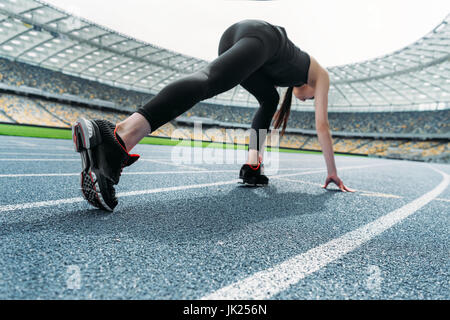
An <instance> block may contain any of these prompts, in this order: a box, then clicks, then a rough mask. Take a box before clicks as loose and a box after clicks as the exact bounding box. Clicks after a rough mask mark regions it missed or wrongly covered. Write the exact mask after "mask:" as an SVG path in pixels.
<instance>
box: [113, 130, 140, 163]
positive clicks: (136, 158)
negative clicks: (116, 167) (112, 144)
mask: <svg viewBox="0 0 450 320" xmlns="http://www.w3.org/2000/svg"><path fill="white" fill-rule="evenodd" d="M116 131H117V126H116V127H115V128H114V139H116V141H117V143H118V144H119V145H120V146H121V147H122V149H123V151H125V152H126V153H127V155H128V156H129V157H130V158H133V161H131V163H130V164H132V163H134V162H136V161H137V160H138V159H139V158H140V157H141V156H140V155H138V154H130V153H128V151H127V149H125V147H124V146H123V145H122V144H121V143H120V142H119V139H117V133H116Z"/></svg>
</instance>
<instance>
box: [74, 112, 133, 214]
mask: <svg viewBox="0 0 450 320" xmlns="http://www.w3.org/2000/svg"><path fill="white" fill-rule="evenodd" d="M72 139H73V143H74V145H75V151H77V152H79V153H80V155H81V161H82V171H81V191H82V193H83V197H84V198H85V199H86V200H87V201H88V202H89V203H90V204H91V205H93V206H94V207H97V208H99V209H103V210H108V211H113V210H114V208H115V207H116V206H117V203H118V201H117V198H116V191H115V189H114V185H116V184H118V183H119V179H120V174H121V173H122V169H123V168H124V167H127V166H130V165H132V164H133V163H134V162H136V161H137V160H138V159H139V155H137V154H129V153H128V152H127V151H126V149H125V147H124V143H123V141H122V139H121V138H120V137H119V136H118V135H117V134H116V130H115V125H114V124H113V123H111V122H109V121H106V120H86V119H80V120H78V121H77V122H76V123H75V124H74V125H73V126H72Z"/></svg>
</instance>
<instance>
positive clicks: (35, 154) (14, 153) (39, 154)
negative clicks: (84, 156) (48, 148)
mask: <svg viewBox="0 0 450 320" xmlns="http://www.w3.org/2000/svg"><path fill="white" fill-rule="evenodd" d="M5 154H7V155H14V156H71V157H73V152H71V153H65V154H64V153H33V152H26V153H25V152H2V155H5Z"/></svg>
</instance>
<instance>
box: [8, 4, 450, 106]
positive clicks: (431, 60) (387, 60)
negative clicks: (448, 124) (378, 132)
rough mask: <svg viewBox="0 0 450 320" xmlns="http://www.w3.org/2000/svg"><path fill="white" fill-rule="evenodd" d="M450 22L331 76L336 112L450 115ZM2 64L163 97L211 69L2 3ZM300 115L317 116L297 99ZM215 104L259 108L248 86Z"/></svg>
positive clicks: (54, 15) (48, 9) (44, 11)
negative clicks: (160, 93)
mask: <svg viewBox="0 0 450 320" xmlns="http://www.w3.org/2000/svg"><path fill="white" fill-rule="evenodd" d="M449 22H450V15H448V16H447V17H446V19H445V20H444V21H442V22H441V23H440V24H439V25H438V26H437V27H436V28H434V29H433V30H432V31H431V32H429V33H428V34H427V35H425V36H424V37H423V38H421V39H419V40H418V41H416V42H415V43H413V44H411V45H409V46H407V47H405V48H403V49H400V50H398V51H395V52H393V53H391V54H387V55H385V56H382V57H379V58H377V59H373V60H368V61H363V62H359V63H353V64H348V65H342V66H335V67H330V68H328V71H329V73H330V77H331V87H330V95H329V110H330V111H333V110H335V111H348V110H355V111H381V110H383V111H384V110H394V111H395V110H418V109H419V110H429V109H447V108H449V106H450V63H449V62H450V25H449ZM0 56H3V57H6V58H9V59H13V60H17V61H20V62H25V63H29V64H33V65H38V66H41V67H44V68H48V69H52V70H57V71H61V72H63V73H66V74H70V75H75V76H78V77H82V78H86V79H90V80H95V81H100V82H102V83H107V84H111V85H114V86H119V87H123V88H127V89H133V90H137V91H142V92H147V93H152V94H155V93H157V92H158V91H159V90H161V88H163V87H164V86H165V85H167V84H168V83H170V82H172V81H173V80H176V79H177V78H180V77H182V76H184V75H186V74H189V73H192V72H195V71H197V70H199V69H201V68H202V67H204V66H205V65H207V64H208V61H205V60H201V59H197V58H194V57H190V56H187V55H183V54H181V53H177V52H173V51H170V50H167V49H164V48H161V47H158V46H156V45H153V44H149V43H145V42H143V41H139V40H136V39H133V38H130V37H128V36H126V35H123V34H120V33H118V32H115V31H113V30H109V29H107V28H105V27H102V26H99V25H97V24H95V23H92V22H90V21H87V20H85V19H82V18H79V17H76V16H74V15H71V14H69V13H66V12H64V11H62V10H60V9H58V8H55V7H53V6H51V5H49V4H46V3H44V2H41V1H38V0H0ZM294 101H295V102H294V108H296V109H302V110H312V109H313V104H312V102H311V101H309V102H305V103H301V102H299V101H298V100H297V99H294ZM208 102H212V103H220V104H228V105H237V106H248V107H252V106H257V105H258V103H257V101H256V100H255V98H254V97H253V96H251V95H250V94H249V93H248V92H247V91H245V89H243V88H242V87H241V86H237V87H235V88H234V89H232V90H229V91H227V92H225V93H223V94H220V95H218V96H216V97H214V98H212V99H209V100H208Z"/></svg>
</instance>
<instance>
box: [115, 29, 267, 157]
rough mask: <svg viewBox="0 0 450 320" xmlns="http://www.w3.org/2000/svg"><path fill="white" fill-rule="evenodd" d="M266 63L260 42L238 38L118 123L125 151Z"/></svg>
mask: <svg viewBox="0 0 450 320" xmlns="http://www.w3.org/2000/svg"><path fill="white" fill-rule="evenodd" d="M268 59H270V52H269V51H268V49H267V48H266V47H265V46H264V44H263V42H262V41H261V40H260V39H258V38H255V37H245V38H242V39H240V40H238V41H237V42H236V43H235V44H233V45H232V46H231V47H230V48H229V49H228V50H227V51H225V52H224V53H223V54H221V55H220V56H219V57H218V58H217V59H215V60H214V61H212V62H211V63H210V64H209V65H208V66H207V67H205V68H204V69H202V70H200V71H198V72H196V73H194V74H192V75H189V76H187V77H184V78H182V79H179V80H177V81H174V82H173V83H171V84H169V85H167V86H166V87H165V88H164V89H162V90H161V91H160V92H159V93H158V94H157V95H156V96H155V97H153V98H152V99H151V100H150V101H149V102H148V103H147V104H146V105H145V106H143V107H142V108H140V109H139V110H138V111H137V113H138V114H139V115H133V116H132V117H130V118H128V119H127V120H125V121H123V122H121V123H120V124H119V126H118V128H117V133H118V134H119V136H120V137H121V138H122V140H124V142H125V145H126V148H127V150H131V149H132V148H133V147H134V146H135V145H136V144H137V142H139V141H140V140H141V139H142V138H143V137H145V136H146V135H147V134H148V133H149V132H153V131H155V130H157V129H158V128H159V127H160V126H162V125H164V124H165V123H167V122H169V121H170V120H173V119H174V118H176V117H177V116H179V115H180V114H182V113H184V112H185V111H187V110H189V109H190V108H192V107H193V106H194V105H195V104H196V103H198V102H200V101H202V100H205V99H208V98H211V97H213V96H215V95H217V94H219V93H222V92H225V91H227V90H230V89H232V88H233V87H235V86H236V85H238V84H240V83H241V82H242V81H244V80H245V79H247V78H248V77H249V76H250V75H251V74H252V73H253V72H255V71H256V70H258V69H259V68H260V67H261V66H262V65H263V64H264V63H265V62H266V61H267V60H268ZM141 116H142V117H141ZM143 118H145V120H146V121H147V124H145V123H144V122H143V121H144V119H143ZM127 128H128V129H127Z"/></svg>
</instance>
